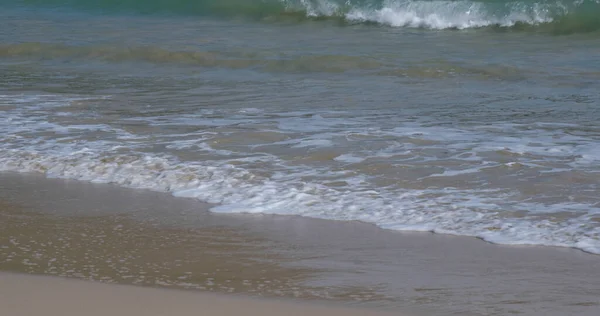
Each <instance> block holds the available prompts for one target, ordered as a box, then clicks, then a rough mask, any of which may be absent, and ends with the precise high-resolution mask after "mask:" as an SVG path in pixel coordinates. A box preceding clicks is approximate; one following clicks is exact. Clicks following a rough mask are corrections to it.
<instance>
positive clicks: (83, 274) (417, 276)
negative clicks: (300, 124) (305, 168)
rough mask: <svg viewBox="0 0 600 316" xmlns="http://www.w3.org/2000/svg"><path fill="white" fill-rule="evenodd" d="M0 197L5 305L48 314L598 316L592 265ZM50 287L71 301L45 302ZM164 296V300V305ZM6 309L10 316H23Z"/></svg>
mask: <svg viewBox="0 0 600 316" xmlns="http://www.w3.org/2000/svg"><path fill="white" fill-rule="evenodd" d="M0 184H1V185H0V200H1V201H2V204H1V205H2V208H1V210H2V212H1V213H0V216H2V220H1V221H0V225H1V227H0V228H1V229H0V232H1V234H0V244H1V245H2V248H1V249H0V270H2V271H5V272H13V273H19V274H18V275H14V274H3V278H5V279H6V278H7V279H6V280H7V282H2V291H3V293H6V294H5V295H4V294H3V295H2V297H3V298H2V299H7V298H8V299H9V300H10V301H11V302H12V301H13V297H15V296H17V298H18V297H21V300H24V299H26V298H27V297H28V296H27V295H25V296H23V294H19V293H23V292H19V290H16V291H13V290H12V288H13V286H12V285H10V284H14V283H23V284H22V287H18V286H17V287H16V289H20V291H29V290H30V289H32V288H38V286H37V284H42V285H44V286H42V287H40V288H39V291H38V292H33V293H34V294H33V295H48V294H52V295H57V296H56V302H62V301H63V300H67V297H68V296H69V295H70V294H65V293H73V292H77V295H83V296H84V297H94V296H95V295H96V294H95V293H96V291H98V292H97V293H98V295H100V296H102V295H104V293H107V292H111V291H112V286H116V285H119V284H125V285H136V286H142V287H151V288H161V290H156V291H158V292H155V291H154V290H148V291H147V292H146V290H145V289H142V290H138V289H137V287H131V286H124V287H119V286H117V287H116V288H115V291H117V292H115V293H120V292H119V291H123V295H120V294H119V295H117V296H118V297H115V296H106V299H107V300H113V299H114V300H116V301H115V305H113V304H110V306H105V308H117V309H121V308H124V309H123V310H127V308H132V309H134V310H135V309H136V308H140V307H139V306H138V305H137V304H135V302H136V301H137V299H132V300H130V299H129V297H132V298H133V297H136V296H135V295H140V296H142V297H144V298H146V297H148V299H149V300H152V301H154V302H156V304H159V302H161V300H154V299H152V297H153V295H159V294H160V295H161V296H162V295H166V297H167V298H166V301H164V302H165V304H167V305H168V304H171V303H169V302H170V301H168V300H170V299H172V300H173V301H174V302H179V301H178V300H180V299H181V302H182V303H181V304H182V305H183V306H187V303H186V302H191V303H193V301H194V299H192V298H193V297H195V295H198V302H202V301H203V300H204V299H207V298H210V297H211V296H205V294H203V293H212V294H215V295H218V296H217V297H219V298H220V299H222V300H223V301H224V302H225V301H227V300H229V299H230V296H231V299H233V301H232V302H233V303H235V301H236V300H237V298H239V297H241V298H242V299H241V302H244V300H245V299H248V298H250V299H251V302H253V300H252V299H256V298H259V299H266V302H265V303H264V304H265V306H269V305H270V304H271V303H270V302H271V300H273V299H274V300H278V301H281V300H283V301H284V302H288V303H289V301H290V300H291V302H292V304H293V302H304V303H303V304H308V305H309V306H310V305H314V304H316V305H317V307H315V308H316V312H318V311H317V310H318V306H319V305H323V304H325V307H328V306H329V305H327V304H333V306H332V308H334V309H336V308H342V309H344V308H349V309H351V310H352V309H357V310H356V311H354V312H355V313H361V312H368V314H369V315H370V314H371V313H386V312H387V313H395V314H396V315H398V314H399V315H451V314H460V315H506V314H508V313H520V314H523V315H557V316H558V315H590V316H592V315H596V314H597V312H598V310H600V302H599V301H598V297H600V295H599V292H598V291H599V290H600V289H599V288H598V286H597V281H596V280H597V279H598V273H600V272H598V271H600V269H599V264H600V263H599V262H598V259H597V257H596V256H595V255H590V254H586V253H584V252H581V251H579V250H575V249H566V248H553V247H532V246H521V247H518V246H499V245H493V244H489V243H486V242H484V241H481V240H478V239H474V238H469V237H460V236H444V235H436V234H428V233H398V232H393V231H385V230H382V229H380V228H377V227H375V226H373V225H369V224H365V223H359V222H336V221H326V220H318V219H309V218H301V217H287V216H275V215H259V216H257V215H251V214H247V215H243V214H240V215H227V214H225V215H220V214H214V213H210V212H208V211H206V207H207V205H206V204H202V203H200V202H198V201H195V200H193V199H180V198H175V197H172V196H169V195H167V194H164V193H157V192H151V191H140V190H131V189H123V188H119V187H115V186H112V185H105V184H90V183H86V182H80V181H72V180H69V181H65V180H61V179H45V178H43V177H41V176H36V175H24V174H2V175H0ZM203 208H204V211H202V209H203ZM190 214H193V216H191V217H190ZM23 273H28V274H38V275H39V274H41V275H51V276H54V277H60V278H58V279H55V278H47V277H36V276H34V277H28V276H24V275H23ZM65 277H67V278H71V279H78V280H87V281H88V282H89V281H93V282H94V283H91V285H88V283H87V282H86V283H82V282H74V281H71V280H67V281H63V280H62V278H65ZM3 280H4V279H3ZM20 280H22V281H23V282H21V281H20ZM73 282H74V283H73ZM99 282H101V283H104V284H108V285H100V286H97V285H95V283H99ZM54 286H56V288H57V289H60V288H65V290H66V292H65V293H62V294H61V291H50V290H49V288H53V287H54ZM79 287H81V291H79V290H77V291H74V289H78V288H79ZM119 289H121V290H119ZM165 289H166V290H169V289H170V290H173V294H161V293H163V292H162V291H165ZM186 290H187V291H186ZM48 291H50V292H51V293H48ZM182 291H184V292H182ZM188 291H189V293H188ZM167 292H168V293H170V292H171V291H166V292H164V293H167ZM36 293H37V294H36ZM180 293H181V294H180ZM212 294H211V295H212ZM65 295H66V297H65ZM129 295H131V296H129ZM146 295H147V296H146ZM118 299H122V301H119V300H118ZM18 301H19V300H17V301H16V302H18ZM36 301H37V300H36ZM21 302H22V301H21ZM42 302H43V301H42ZM126 302H130V306H127V304H126ZM261 302H262V300H259V301H258V302H257V303H256V304H257V310H260V308H261V307H260V306H261V304H262V303H261ZM50 303H51V302H48V304H50ZM98 303H99V302H97V304H98ZM21 304H23V303H21ZM277 304H278V303H277ZM277 304H275V305H277ZM303 304H301V305H300V306H304V305H303ZM3 305H4V304H3ZM224 305H228V304H224ZM234 305H237V303H236V304H234ZM242 305H243V304H242ZM284 305H285V304H284ZM12 306H14V309H15V310H14V312H13V313H17V314H16V315H25V314H23V313H25V312H26V311H30V310H29V309H25V307H24V306H23V305H19V304H17V305H12ZM60 306H63V307H64V308H69V306H70V305H63V304H61V305H60ZM148 306H152V305H148ZM189 306H190V307H189V308H192V307H193V306H197V305H194V304H190V305H189ZM219 306H220V304H216V305H215V308H221V307H219ZM26 307H27V308H46V307H47V305H44V304H42V303H40V304H37V303H35V304H31V306H26ZM72 307H73V308H76V307H77V305H73V306H72ZM19 310H21V313H22V314H18V312H19ZM98 311H102V309H98ZM107 311H108V310H107ZM65 313H69V311H68V310H65ZM181 313H183V314H185V313H186V309H181Z"/></svg>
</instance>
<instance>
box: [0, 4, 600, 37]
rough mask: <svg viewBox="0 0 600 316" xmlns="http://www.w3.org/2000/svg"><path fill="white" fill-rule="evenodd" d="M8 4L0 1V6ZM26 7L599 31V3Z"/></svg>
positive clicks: (450, 26)
mask: <svg viewBox="0 0 600 316" xmlns="http://www.w3.org/2000/svg"><path fill="white" fill-rule="evenodd" d="M5 1H6V2H8V3H10V2H11V1H8V0H0V4H5V3H4V2H5ZM19 3H24V4H25V5H27V6H35V7H52V8H57V7H61V8H68V9H76V10H86V11H94V12H101V13H103V14H110V13H135V14H176V15H192V16H193V15H202V16H241V17H248V18H258V19H268V20H286V19H291V18H294V19H298V20H310V19H326V20H336V21H340V22H342V23H346V24H355V23H374V24H382V25H388V26H392V27H413V28H428V29H469V28H482V27H493V28H513V29H515V30H538V31H549V32H553V33H561V34H562V33H576V32H591V31H598V30H600V19H598V16H599V15H600V0H576V1H569V0H508V1H506V0H178V1H172V0H23V1H20V2H19Z"/></svg>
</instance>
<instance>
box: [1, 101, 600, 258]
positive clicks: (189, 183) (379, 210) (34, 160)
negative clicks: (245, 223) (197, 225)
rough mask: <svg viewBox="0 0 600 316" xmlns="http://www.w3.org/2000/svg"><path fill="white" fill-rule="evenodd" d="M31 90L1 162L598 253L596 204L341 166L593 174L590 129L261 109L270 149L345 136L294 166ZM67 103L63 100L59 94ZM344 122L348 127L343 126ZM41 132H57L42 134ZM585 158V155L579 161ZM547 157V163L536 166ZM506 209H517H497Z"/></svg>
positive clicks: (222, 208)
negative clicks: (320, 157) (68, 114)
mask: <svg viewBox="0 0 600 316" xmlns="http://www.w3.org/2000/svg"><path fill="white" fill-rule="evenodd" d="M49 98H50V100H54V101H51V102H55V103H60V102H58V99H59V98H58V97H56V96H52V97H49ZM32 99H35V98H24V97H21V96H19V97H15V98H14V99H12V101H10V100H11V99H10V97H7V98H4V99H3V102H8V103H10V102H12V103H19V102H21V104H22V105H23V104H31V106H36V107H38V108H39V109H40V111H39V112H38V113H35V114H34V115H32V113H31V112H29V108H28V107H27V106H18V107H11V108H8V109H6V110H4V111H3V112H2V113H0V115H2V117H3V118H10V120H7V122H8V124H5V125H3V126H0V132H1V134H0V141H1V142H0V170H4V171H19V172H41V173H44V174H45V175H47V176H48V177H59V178H69V179H78V180H85V181H93V182H102V183H113V184H117V185H121V186H125V187H131V188H141V189H151V190H156V191H163V192H171V193H172V194H174V195H175V196H182V197H193V198H197V199H200V200H203V201H207V202H211V203H215V204H217V206H215V207H214V209H213V211H215V212H249V213H269V214H291V215H302V216H309V217H316V218H325V219H334V220H360V221H365V222H369V223H373V224H376V225H378V226H380V227H383V228H387V229H396V230H422V231H433V232H438V233H445V234H459V235H469V236H478V237H481V238H483V239H485V240H488V241H491V242H498V243H505V244H538V245H552V246H564V247H577V248H580V249H583V250H586V251H589V252H593V253H600V225H598V224H596V222H595V221H592V220H590V219H591V216H594V215H595V214H600V207H599V205H600V204H597V203H596V204H594V203H593V202H589V201H588V200H585V199H583V200H578V201H565V200H559V201H558V202H553V203H552V204H550V203H547V202H546V203H545V202H543V199H539V200H535V198H536V197H533V198H529V199H523V198H522V197H521V196H520V193H519V192H518V191H515V190H513V189H512V188H503V187H486V186H485V185H483V186H480V187H471V186H466V187H462V188H461V187H458V186H457V187H443V186H440V187H433V186H426V187H420V186H419V185H415V186H413V187H411V186H409V187H403V186H400V185H395V184H393V183H391V184H390V183H389V182H388V183H387V184H386V185H383V186H379V185H376V184H374V183H376V181H379V180H382V179H383V180H386V176H387V175H386V173H387V170H384V171H382V172H381V173H371V174H368V173H361V172H359V171H357V170H358V169H353V167H352V164H353V163H357V164H360V165H361V166H362V167H368V166H369V165H368V163H369V162H370V161H371V159H372V160H373V161H378V160H379V161H381V160H382V158H384V159H383V160H385V162H386V163H387V164H388V165H389V166H391V167H393V164H392V163H400V162H402V165H403V166H405V167H410V166H412V165H413V164H414V165H415V166H417V167H419V168H420V167H429V168H431V167H434V166H435V167H437V168H441V169H443V171H442V172H441V173H438V174H434V175H433V176H443V177H446V178H451V177H454V176H457V175H469V174H478V173H479V172H480V171H481V170H482V168H484V167H485V168H490V167H498V166H509V167H510V166H513V167H516V166H521V165H523V166H528V167H530V168H537V169H539V172H543V171H546V172H549V171H552V170H554V171H555V172H558V173H560V172H561V171H560V170H565V172H568V171H569V169H568V168H567V167H568V166H569V164H573V163H577V164H579V165H578V167H580V168H583V169H581V170H580V171H585V170H588V169H589V168H592V169H589V170H591V171H594V170H596V169H593V168H594V164H593V163H589V162H592V161H595V160H594V159H596V158H597V157H598V149H597V146H595V142H593V141H592V140H591V139H590V138H589V137H584V136H572V135H568V134H565V133H557V132H554V131H553V130H552V131H545V130H543V129H540V128H542V127H543V128H547V127H548V126H539V128H537V127H535V128H533V129H531V130H525V129H522V127H523V126H519V125H498V126H494V125H493V124H486V127H487V128H486V129H483V128H477V127H475V128H471V129H464V128H463V129H461V128H450V127H442V126H423V125H419V124H417V123H402V122H399V123H398V124H397V126H396V127H393V128H385V129H384V128H374V127H373V124H372V122H371V121H369V120H368V119H367V120H366V121H364V122H361V121H360V118H352V119H345V121H346V123H347V124H346V125H343V127H340V126H342V125H339V122H340V121H341V119H339V120H336V119H332V120H328V119H324V118H322V117H316V116H313V117H307V116H306V115H305V113H297V114H291V113H287V115H288V116H287V117H286V116H283V115H282V116H280V117H279V119H277V120H275V121H273V120H272V114H269V115H270V117H269V121H270V122H272V124H274V125H276V126H279V127H281V129H280V130H278V131H279V132H282V133H285V132H287V133H289V135H292V136H293V137H294V138H293V139H291V140H286V141H285V142H281V143H274V144H272V145H273V146H279V147H278V148H279V150H282V149H285V148H290V147H291V146H297V147H304V146H308V147H310V150H326V149H327V148H329V147H332V146H336V144H337V143H336V141H337V139H339V140H343V141H345V142H346V143H345V144H344V147H337V148H338V149H342V148H343V149H344V150H346V152H345V153H342V154H340V155H338V156H337V157H336V158H335V160H334V161H333V162H331V163H333V164H335V165H329V163H330V162H328V163H327V164H323V165H315V164H312V165H303V164H300V163H298V161H287V160H285V159H284V158H282V157H280V156H278V155H277V154H275V153H266V152H255V150H256V147H252V150H250V151H249V152H246V153H240V152H237V151H236V150H237V149H235V148H223V149H222V148H218V149H217V148H213V147H212V146H211V145H210V141H211V140H212V139H213V138H214V137H218V136H219V134H218V133H217V132H212V133H211V134H206V135H203V136H198V138H196V139H189V138H188V137H189V136H196V135H195V134H194V135H189V134H171V135H157V134H155V135H152V137H151V138H148V139H146V138H145V137H144V135H131V134H128V133H127V132H125V131H123V130H120V129H118V128H116V127H112V126H109V125H105V124H90V125H84V124H81V123H72V125H68V124H65V125H59V124H57V123H49V122H48V117H49V116H51V115H52V113H51V112H44V111H42V110H43V109H44V107H43V104H44V102H45V101H44V98H38V99H35V100H36V101H31V100H32ZM31 102H33V103H35V104H32V103H31ZM69 102H71V101H69V100H68V99H65V100H63V103H67V104H68V103H69ZM63 105H64V104H63ZM48 106H50V107H54V106H56V104H54V103H51V104H49V105H48ZM48 111H50V110H48ZM61 112H62V110H61ZM238 113H240V112H239V111H238ZM247 114H248V115H259V114H260V112H259V111H248V113H247ZM203 115H205V114H202V113H200V114H199V115H197V116H192V115H187V116H181V117H164V116H162V117H160V121H159V120H158V118H155V119H152V118H150V119H148V120H146V122H147V123H148V124H155V123H157V122H159V123H158V124H175V123H177V122H180V121H181V120H184V121H186V122H187V123H189V124H197V123H198V122H199V120H202V116H203ZM245 119H246V118H244V117H239V118H238V120H237V121H236V120H235V119H230V121H231V122H230V123H226V122H221V123H223V124H225V126H226V125H227V124H231V125H235V124H237V123H239V122H240V121H244V120H245ZM201 124H205V122H202V123H201ZM361 124H362V125H361ZM347 126H352V128H353V129H354V130H352V131H348V130H347V129H346V127H347ZM269 128H275V127H273V126H270V127H269ZM48 131H63V132H64V133H65V134H64V135H62V134H61V135H54V136H53V137H48V135H47V132H48ZM81 131H102V132H108V133H107V134H109V135H108V136H107V138H105V139H100V140H93V141H92V140H86V141H85V142H78V141H65V140H77V139H78V138H77V137H79V136H78V135H79V134H81ZM298 131H302V132H300V133H298ZM335 131H337V132H335ZM498 131H502V132H498ZM296 133H297V134H296ZM307 134H308V136H307ZM110 135H112V136H110ZM119 135H122V136H125V137H120V136H119ZM127 135H129V137H128V136H127ZM350 135H353V136H351V137H350ZM357 135H360V136H357ZM507 135H514V136H507ZM161 137H163V138H162V139H161ZM179 138H183V139H181V140H180V139H179ZM157 139H159V140H160V142H164V143H168V144H169V146H167V147H168V148H167V149H173V150H180V151H181V150H188V153H203V154H205V155H211V157H213V158H212V159H206V160H201V161H193V160H192V161H185V160H182V159H180V158H178V156H176V155H175V154H173V153H172V152H168V151H166V152H155V153H152V152H149V151H148V150H147V148H148V147H150V148H151V146H154V145H155V144H156V142H157ZM362 139H367V140H366V141H364V140H362ZM372 140H380V141H378V142H373V141H372ZM144 142H147V143H144ZM144 146H148V147H144ZM138 148H139V150H137V149H138ZM236 148H238V147H236ZM373 148H375V150H373ZM506 148H509V149H508V150H510V151H511V152H514V153H518V155H521V156H515V157H511V158H512V159H513V160H511V161H506V158H503V159H502V160H501V161H494V160H490V159H492V158H487V156H486V155H492V156H493V155H498V154H497V153H496V151H497V150H499V149H502V150H505V149H506ZM276 152H277V151H276ZM577 155H579V156H577ZM577 157H580V158H577ZM585 159H587V160H589V162H587V163H585V164H584V162H581V161H580V160H585ZM450 160H452V163H449V161H450ZM550 162H551V163H552V164H554V165H551V166H549V167H544V168H541V167H539V166H540V165H542V164H546V163H550ZM585 168H588V169H585ZM516 169H518V168H516ZM407 170H408V171H410V169H407ZM596 171H597V170H596ZM400 175H402V174H401V173H400ZM399 180H402V179H400V178H398V181H399ZM414 181H419V179H414ZM329 183H333V184H332V185H329ZM560 194H562V193H560ZM540 198H544V197H540ZM510 212H523V213H524V214H525V215H522V216H509V215H505V214H506V213H510ZM560 212H567V213H571V214H573V215H572V216H569V217H568V218H567V219H565V220H549V219H547V218H545V217H544V216H548V215H552V214H554V213H560ZM540 218H542V219H540Z"/></svg>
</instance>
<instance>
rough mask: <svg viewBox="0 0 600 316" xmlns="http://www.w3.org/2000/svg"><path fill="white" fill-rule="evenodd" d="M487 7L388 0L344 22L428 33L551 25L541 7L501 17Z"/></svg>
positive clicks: (515, 9) (519, 9)
mask: <svg viewBox="0 0 600 316" xmlns="http://www.w3.org/2000/svg"><path fill="white" fill-rule="evenodd" d="M488 5H489V4H485V3H481V2H472V1H394V0H388V1H385V2H384V5H383V7H382V8H379V9H368V8H355V9H353V10H352V11H350V12H349V13H348V14H347V15H346V18H347V19H348V20H351V21H370V22H377V23H381V24H387V25H390V26H395V27H418V28H420V27H425V28H432V29H448V28H457V29H466V28H477V27H484V26H490V25H499V26H504V27H507V26H513V25H515V24H516V23H518V22H522V23H528V24H538V23H542V22H551V21H552V18H551V17H550V16H548V15H547V11H546V10H544V6H543V5H541V4H538V5H536V6H533V7H531V8H526V9H524V8H523V7H521V6H518V5H516V4H515V5H514V6H513V7H512V8H511V9H510V10H509V11H508V12H503V13H494V12H493V11H491V9H490V8H489V7H488Z"/></svg>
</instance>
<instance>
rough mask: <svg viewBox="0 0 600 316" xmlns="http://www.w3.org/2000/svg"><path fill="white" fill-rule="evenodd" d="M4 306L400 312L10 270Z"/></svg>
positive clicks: (17, 312)
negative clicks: (272, 299) (99, 281)
mask: <svg viewBox="0 0 600 316" xmlns="http://www.w3.org/2000/svg"><path fill="white" fill-rule="evenodd" d="M0 306H2V315H6V316H35V315H46V316H81V315H86V316H107V315H128V316H165V315H181V316H185V315H223V316H230V315H231V316H233V315H248V316H259V315H261V316H262V315H264V316H268V315H273V316H275V315H288V316H296V315H298V316H300V315H330V316H336V315H340V316H341V315H347V316H359V315H374V316H375V315H382V316H384V315H401V314H398V313H384V312H377V311H373V310H361V309H357V308H353V309H348V308H341V307H327V306H319V305H315V304H312V305H310V304H301V303H296V304H294V303H289V302H278V301H267V300H255V299H244V298H239V297H231V296H224V295H215V294H205V293H204V294H203V293H198V292H195V293H193V292H184V291H167V290H162V289H154V288H142V287H133V286H122V285H108V284H101V283H92V282H84V281H77V280H67V279H62V278H53V277H44V276H30V275H19V274H8V273H0Z"/></svg>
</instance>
